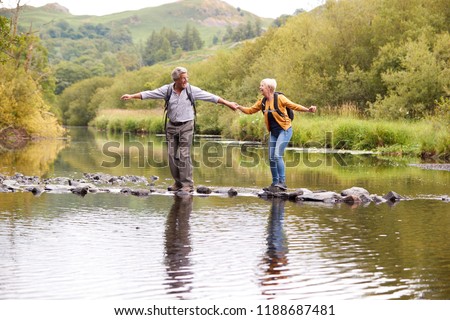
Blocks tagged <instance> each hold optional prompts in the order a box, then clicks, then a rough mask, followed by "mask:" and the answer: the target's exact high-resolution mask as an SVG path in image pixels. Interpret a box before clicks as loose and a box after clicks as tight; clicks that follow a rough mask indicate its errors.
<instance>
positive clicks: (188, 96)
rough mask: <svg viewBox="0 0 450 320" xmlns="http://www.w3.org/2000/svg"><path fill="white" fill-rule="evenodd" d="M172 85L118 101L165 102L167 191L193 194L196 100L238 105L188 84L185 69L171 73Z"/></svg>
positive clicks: (233, 106)
mask: <svg viewBox="0 0 450 320" xmlns="http://www.w3.org/2000/svg"><path fill="white" fill-rule="evenodd" d="M172 79H173V81H174V82H173V83H170V84H166V85H164V86H162V87H160V88H158V89H154V90H147V91H142V92H138V93H134V94H124V95H123V96H122V97H121V98H120V99H122V100H130V99H142V100H143V99H166V108H167V117H168V119H169V121H168V123H167V125H166V137H167V142H168V151H169V167H170V172H171V174H172V177H173V179H174V180H175V182H174V184H173V185H172V186H170V187H169V188H168V190H169V191H179V190H182V191H186V192H193V190H194V180H193V177H192V171H193V170H192V159H191V147H192V142H193V141H192V140H193V135H194V117H195V109H194V108H195V100H202V101H208V102H212V103H216V104H217V103H219V104H222V105H226V106H227V107H229V108H230V109H232V110H236V109H237V106H238V104H237V103H235V102H230V101H227V100H225V99H222V98H221V97H219V96H216V95H214V94H212V93H209V92H207V91H204V90H202V89H200V88H198V87H195V86H191V85H190V84H189V77H188V71H187V69H186V68H183V67H177V68H175V69H174V70H173V71H172Z"/></svg>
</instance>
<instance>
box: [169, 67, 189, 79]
mask: <svg viewBox="0 0 450 320" xmlns="http://www.w3.org/2000/svg"><path fill="white" fill-rule="evenodd" d="M187 72H188V71H187V69H186V68H184V67H176V68H175V69H173V71H172V80H173V81H175V80H177V79H179V78H180V75H181V74H183V73H187Z"/></svg>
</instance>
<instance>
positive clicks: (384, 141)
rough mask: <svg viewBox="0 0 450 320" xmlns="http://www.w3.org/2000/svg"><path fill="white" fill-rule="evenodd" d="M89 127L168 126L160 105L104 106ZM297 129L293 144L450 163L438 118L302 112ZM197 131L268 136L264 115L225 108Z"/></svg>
mask: <svg viewBox="0 0 450 320" xmlns="http://www.w3.org/2000/svg"><path fill="white" fill-rule="evenodd" d="M90 126H92V127H95V128H96V129H97V130H101V131H107V132H111V133H121V132H131V133H139V134H147V133H156V134H160V133H163V131H164V118H163V115H162V111H161V110H159V109H157V110H156V109H152V110H123V109H120V110H119V109H111V110H102V111H101V112H100V113H99V114H98V116H97V117H96V118H95V119H94V120H93V121H92V122H91V123H90ZM293 129H294V134H293V136H292V139H291V146H293V147H306V148H331V149H338V150H359V151H362V150H365V151H374V152H377V153H380V154H383V155H390V156H412V157H416V158H421V159H432V160H433V161H435V162H444V163H445V162H450V147H449V146H450V129H449V128H448V126H446V125H445V124H444V123H443V122H439V121H436V120H421V121H406V120H402V121H400V120H399V121H385V120H372V119H363V118H357V117H355V116H351V115H350V116H346V115H340V116H339V117H338V116H332V115H320V114H318V115H312V114H299V115H298V116H297V117H296V119H295V120H294V122H293ZM197 132H198V133H203V134H219V135H222V136H223V137H224V138H231V139H235V140H240V141H262V140H264V139H265V138H267V132H266V128H265V126H264V121H263V118H262V117H261V115H260V114H254V115H250V116H248V115H243V114H240V113H233V112H223V113H221V114H220V116H217V117H215V118H212V117H211V116H208V115H199V116H198V118H197Z"/></svg>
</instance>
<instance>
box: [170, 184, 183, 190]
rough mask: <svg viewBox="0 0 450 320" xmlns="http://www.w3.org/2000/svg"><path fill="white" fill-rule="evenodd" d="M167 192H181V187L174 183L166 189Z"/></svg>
mask: <svg viewBox="0 0 450 320" xmlns="http://www.w3.org/2000/svg"><path fill="white" fill-rule="evenodd" d="M167 190H169V191H178V190H181V186H180V185H178V184H176V183H174V184H173V185H171V186H170V187H168V188H167Z"/></svg>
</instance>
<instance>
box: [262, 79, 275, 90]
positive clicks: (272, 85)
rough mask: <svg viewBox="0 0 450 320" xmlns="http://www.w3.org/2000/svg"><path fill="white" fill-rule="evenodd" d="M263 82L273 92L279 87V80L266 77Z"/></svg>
mask: <svg viewBox="0 0 450 320" xmlns="http://www.w3.org/2000/svg"><path fill="white" fill-rule="evenodd" d="M261 83H262V84H264V85H266V86H267V87H268V88H269V89H270V90H271V91H272V92H275V90H276V89H277V80H275V79H270V78H266V79H263V80H261Z"/></svg>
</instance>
